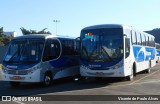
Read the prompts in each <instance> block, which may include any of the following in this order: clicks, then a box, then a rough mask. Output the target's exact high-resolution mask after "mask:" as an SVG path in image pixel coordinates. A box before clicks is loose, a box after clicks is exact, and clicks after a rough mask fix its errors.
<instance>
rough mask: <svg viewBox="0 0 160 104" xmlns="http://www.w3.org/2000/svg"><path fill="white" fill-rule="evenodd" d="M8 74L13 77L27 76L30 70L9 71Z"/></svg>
mask: <svg viewBox="0 0 160 104" xmlns="http://www.w3.org/2000/svg"><path fill="white" fill-rule="evenodd" d="M8 74H12V75H27V74H28V70H8Z"/></svg>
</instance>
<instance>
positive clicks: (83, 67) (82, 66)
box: [81, 65, 89, 70]
mask: <svg viewBox="0 0 160 104" xmlns="http://www.w3.org/2000/svg"><path fill="white" fill-rule="evenodd" d="M81 68H82V69H85V70H89V68H87V67H86V66H84V65H81Z"/></svg>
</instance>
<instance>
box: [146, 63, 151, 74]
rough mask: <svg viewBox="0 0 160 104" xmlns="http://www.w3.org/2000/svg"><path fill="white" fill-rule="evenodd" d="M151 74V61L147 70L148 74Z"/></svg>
mask: <svg viewBox="0 0 160 104" xmlns="http://www.w3.org/2000/svg"><path fill="white" fill-rule="evenodd" d="M150 72H151V61H150V62H149V68H148V69H146V73H150Z"/></svg>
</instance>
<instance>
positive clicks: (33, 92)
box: [0, 64, 160, 104]
mask: <svg viewBox="0 0 160 104" xmlns="http://www.w3.org/2000/svg"><path fill="white" fill-rule="evenodd" d="M159 69H160V64H157V65H156V66H155V67H153V68H152V71H151V73H150V74H146V73H139V74H138V75H137V76H136V77H135V78H134V80H133V81H126V80H124V79H123V78H105V79H103V80H100V81H97V80H95V79H93V78H89V79H86V80H80V81H74V80H73V79H66V80H64V79H63V80H57V81H55V82H54V84H53V85H52V86H50V87H47V88H46V87H42V86H40V85H39V84H38V83H23V84H22V85H21V86H20V87H18V88H12V87H10V85H9V83H8V82H3V81H0V95H1V96H2V95H20V96H22V95H28V96H38V95H160V90H159V89H160V70H159ZM64 102H65V104H72V103H77V104H81V103H82V102H77V101H72V102H71V101H67V102H66V101H64ZM64 102H63V101H62V102H60V101H54V103H57V104H60V103H64ZM7 103H8V104H9V103H11V102H7ZM12 103H15V104H17V103H20V104H29V103H31V102H12ZM34 103H37V104H38V103H39V104H42V103H45V102H34ZM47 103H53V101H50V102H47ZM83 103H85V104H91V103H95V104H97V103H98V104H106V103H110V104H112V103H113V104H116V103H117V102H114V101H111V102H110V101H107V102H104V101H85V102H84V101H83ZM118 103H123V104H124V103H127V102H126V101H125V102H124V101H120V102H118ZM128 103H130V104H132V103H133V104H134V103H135V102H133V101H130V102H128ZM136 103H137V102H136ZM142 103H157V104H158V103H159V102H158V101H155V102H153V101H149V102H146V101H141V102H138V104H142Z"/></svg>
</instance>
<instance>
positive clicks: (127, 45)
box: [125, 38, 130, 58]
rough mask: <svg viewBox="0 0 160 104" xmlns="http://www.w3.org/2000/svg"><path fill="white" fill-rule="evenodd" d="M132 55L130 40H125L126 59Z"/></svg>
mask: <svg viewBox="0 0 160 104" xmlns="http://www.w3.org/2000/svg"><path fill="white" fill-rule="evenodd" d="M129 53H130V39H129V38H125V58H127V57H128V56H129Z"/></svg>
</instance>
